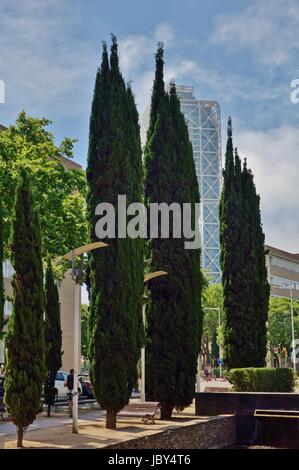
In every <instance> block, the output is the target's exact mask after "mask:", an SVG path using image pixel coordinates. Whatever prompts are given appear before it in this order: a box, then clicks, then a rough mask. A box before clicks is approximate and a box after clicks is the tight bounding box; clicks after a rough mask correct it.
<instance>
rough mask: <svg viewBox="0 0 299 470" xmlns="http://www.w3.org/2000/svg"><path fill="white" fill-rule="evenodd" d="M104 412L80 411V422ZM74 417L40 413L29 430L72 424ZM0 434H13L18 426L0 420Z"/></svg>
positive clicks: (95, 418) (93, 418) (95, 417)
mask: <svg viewBox="0 0 299 470" xmlns="http://www.w3.org/2000/svg"><path fill="white" fill-rule="evenodd" d="M102 414H103V412H102V411H101V410H99V409H98V410H92V411H89V410H88V411H85V412H81V413H79V424H80V421H81V420H84V421H90V420H97V419H100V418H101V417H102ZM71 423H72V419H71V418H69V417H68V416H66V415H65V414H63V415H62V414H60V416H59V414H58V413H53V415H52V416H51V417H50V418H47V417H46V416H44V415H39V416H38V417H37V418H36V420H35V421H34V422H33V423H32V424H31V425H30V426H29V428H28V429H27V432H30V431H35V430H37V429H46V428H54V427H55V428H56V427H58V426H64V425H70V424H71ZM0 434H2V435H4V436H12V435H15V434H16V427H15V425H14V424H13V423H12V422H11V421H8V422H5V421H4V422H1V421H0Z"/></svg>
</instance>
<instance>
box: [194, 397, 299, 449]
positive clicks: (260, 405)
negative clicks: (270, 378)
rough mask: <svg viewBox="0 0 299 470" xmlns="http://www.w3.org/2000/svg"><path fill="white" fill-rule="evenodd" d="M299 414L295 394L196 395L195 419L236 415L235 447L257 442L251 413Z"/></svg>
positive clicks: (298, 403)
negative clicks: (282, 411) (276, 412)
mask: <svg viewBox="0 0 299 470" xmlns="http://www.w3.org/2000/svg"><path fill="white" fill-rule="evenodd" d="M256 409H264V410H299V394H298V393H250V392H227V393H217V392H213V393H196V395H195V414H196V415H197V416H215V415H223V414H235V415H236V433H237V443H238V444H250V443H255V442H256V439H257V428H256V419H255V417H254V411H255V410H256Z"/></svg>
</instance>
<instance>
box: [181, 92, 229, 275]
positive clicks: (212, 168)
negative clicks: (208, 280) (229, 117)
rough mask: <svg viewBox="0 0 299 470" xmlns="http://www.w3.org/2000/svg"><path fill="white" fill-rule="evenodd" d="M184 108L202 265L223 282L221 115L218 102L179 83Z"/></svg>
mask: <svg viewBox="0 0 299 470" xmlns="http://www.w3.org/2000/svg"><path fill="white" fill-rule="evenodd" d="M177 94H178V96H179V98H180V102H181V110H182V112H183V113H184V116H185V120H186V123H187V126H188V130H189V137H190V140H191V142H192V147H193V156H194V162H195V169H196V175H197V178H198V184H199V191H200V195H201V215H200V220H199V226H200V232H201V239H202V260H201V265H202V267H203V268H204V270H205V271H206V272H208V274H209V275H210V276H211V277H212V279H213V282H220V281H221V270H220V242H219V199H220V191H221V171H222V170H221V168H222V165H221V118H220V106H219V104H218V103H217V102H216V101H203V100H196V99H195V97H194V96H193V87H190V86H177Z"/></svg>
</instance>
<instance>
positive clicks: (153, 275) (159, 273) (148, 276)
mask: <svg viewBox="0 0 299 470" xmlns="http://www.w3.org/2000/svg"><path fill="white" fill-rule="evenodd" d="M166 274H168V273H167V272H165V271H155V272H153V273H150V274H146V275H145V276H144V282H148V281H150V280H151V279H154V278H156V277H159V276H165V275H166ZM145 305H146V298H145V297H144V298H143V306H142V321H143V328H144V330H145ZM140 388H141V390H140V391H141V394H140V399H141V401H145V345H144V346H143V347H142V348H141V387H140Z"/></svg>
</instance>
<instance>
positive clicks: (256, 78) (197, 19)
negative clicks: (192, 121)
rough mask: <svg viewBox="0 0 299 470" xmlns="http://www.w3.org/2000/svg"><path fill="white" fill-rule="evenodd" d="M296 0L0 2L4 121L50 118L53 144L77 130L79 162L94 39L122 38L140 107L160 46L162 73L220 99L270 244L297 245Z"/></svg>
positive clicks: (98, 43)
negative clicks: (19, 117)
mask: <svg viewBox="0 0 299 470" xmlns="http://www.w3.org/2000/svg"><path fill="white" fill-rule="evenodd" d="M298 30H299V1H298V0H284V1H282V0H250V1H248V0H246V1H245V0H225V1H223V0H209V1H206V0H163V1H161V0H159V1H158V0H151V1H146V0H126V1H124V0H113V1H111V2H108V1H107V0H43V1H42V2H41V1H39V0H22V1H20V0H0V32H1V34H0V80H3V81H4V82H5V103H3V104H0V123H1V124H4V125H9V124H11V123H13V122H14V121H15V119H16V117H17V115H18V113H19V112H20V111H21V110H23V109H25V110H26V112H27V113H28V114H30V115H33V116H35V117H42V116H43V117H47V118H48V119H50V120H51V121H52V122H53V124H52V126H51V130H52V131H53V132H54V134H55V136H56V140H57V142H59V141H60V140H61V139H63V137H64V136H68V137H73V138H76V139H78V142H77V143H76V145H75V148H74V156H75V160H76V161H77V162H78V163H81V164H82V166H83V167H85V166H86V155H87V145H88V125H89V115H90V107H91V100H92V94H93V88H94V81H95V74H96V71H97V68H98V66H99V64H100V60H101V48H102V41H107V43H108V44H109V43H110V33H114V34H116V36H117V38H118V42H119V54H120V65H121V70H122V72H123V75H124V77H125V79H126V81H128V82H129V81H131V86H132V89H133V92H134V95H135V99H136V103H137V106H138V110H139V113H140V116H142V115H143V113H144V110H145V108H146V106H147V105H148V103H149V99H150V93H151V87H152V81H153V72H154V53H155V49H156V45H157V42H158V41H162V42H164V46H165V79H166V82H168V81H170V80H174V81H175V83H177V84H178V85H180V84H184V85H192V86H193V87H194V94H195V96H196V97H197V98H198V99H210V100H217V101H218V102H219V104H220V106H221V115H222V138H223V143H224V145H223V154H224V151H225V137H226V122H227V117H228V115H231V116H232V120H233V132H234V146H236V147H238V150H239V154H240V156H242V157H246V158H247V160H248V166H249V167H250V168H251V169H252V170H253V172H254V174H255V182H256V185H257V190H258V192H259V194H260V195H261V209H262V220H263V225H264V231H265V234H266V242H267V243H268V244H271V245H274V246H276V247H278V248H281V249H285V250H290V251H292V252H296V253H299V240H298V232H299V211H298V207H297V206H298V200H299V165H298V162H299V156H298V149H299V122H298V117H299V103H298V104H294V103H292V102H291V99H290V95H291V91H292V89H291V87H290V84H291V82H292V81H293V80H294V79H298V78H299V41H298Z"/></svg>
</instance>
